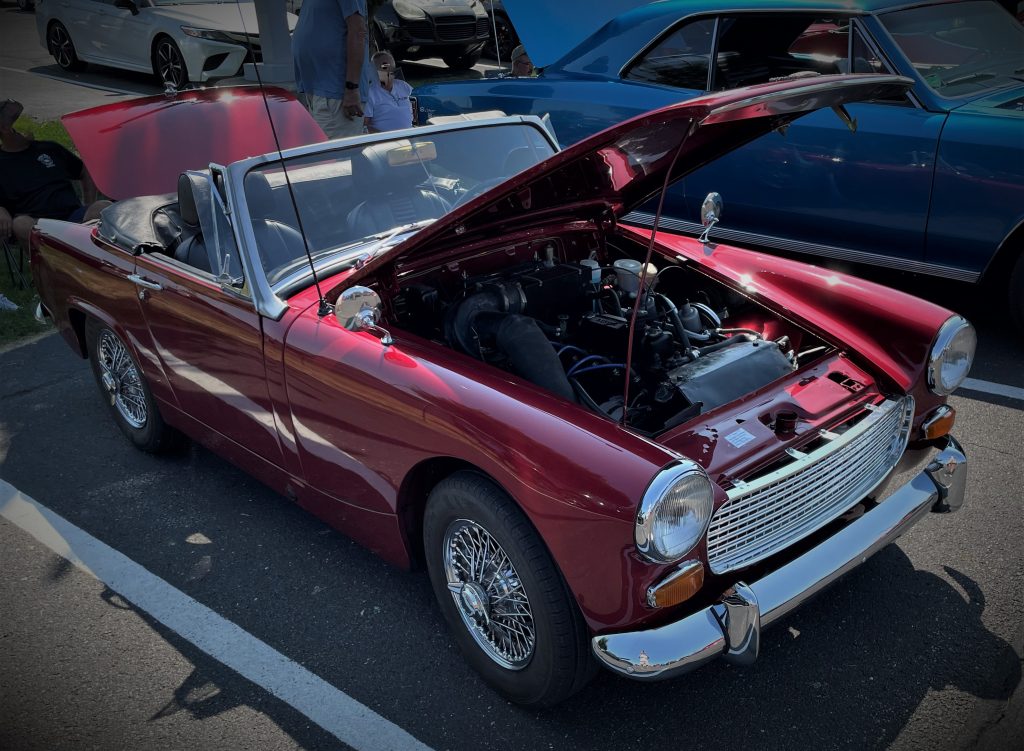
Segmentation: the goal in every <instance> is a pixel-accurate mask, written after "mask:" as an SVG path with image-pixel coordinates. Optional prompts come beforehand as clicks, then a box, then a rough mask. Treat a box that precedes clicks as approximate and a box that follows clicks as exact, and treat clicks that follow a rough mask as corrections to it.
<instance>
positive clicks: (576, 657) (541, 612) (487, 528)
mask: <svg viewBox="0 0 1024 751" xmlns="http://www.w3.org/2000/svg"><path fill="white" fill-rule="evenodd" d="M423 541H424V550H425V552H426V559H427V570H428V571H429V573H430V582H431V585H432V586H433V588H434V594H435V595H436V596H437V601H438V604H439V606H440V608H441V612H442V613H443V614H444V617H445V619H446V620H447V622H448V626H449V628H450V629H451V631H452V632H453V635H454V638H455V640H456V641H457V642H458V644H459V647H460V648H461V649H462V651H463V653H464V654H465V656H466V658H467V660H468V661H469V662H470V664H471V665H473V667H474V668H475V669H476V670H477V672H479V673H480V674H481V676H483V678H484V680H486V681H487V682H488V683H489V684H491V686H493V687H494V688H495V689H496V690H498V691H499V692H500V693H501V694H503V695H504V696H506V697H507V698H508V699H510V700H511V701H514V702H517V703H519V704H525V705H531V706H550V705H553V704H556V703H558V702H560V701H562V700H564V699H565V698H567V697H568V696H571V695H572V694H573V693H575V692H576V691H578V690H579V689H581V688H582V687H583V686H584V685H585V684H586V683H587V681H588V680H590V678H591V677H592V676H593V674H594V671H595V670H596V668H597V665H596V662H595V661H594V660H593V659H592V658H591V656H590V649H589V640H588V635H587V631H586V627H585V625H584V623H583V617H582V615H581V614H580V612H579V609H578V608H577V606H576V603H575V601H574V600H573V598H572V596H571V595H570V593H569V590H568V588H567V587H566V585H565V582H564V581H563V580H562V577H561V574H560V573H559V572H558V570H557V568H556V567H555V565H554V562H553V561H552V559H551V556H550V554H549V553H548V551H547V548H546V547H545V546H544V544H543V543H542V542H541V540H540V538H539V537H538V535H537V533H536V531H535V530H534V529H533V526H532V525H531V524H530V522H529V520H528V519H527V518H526V516H525V515H524V514H523V512H522V511H521V510H520V509H519V507H518V506H517V505H516V504H515V503H514V502H513V501H512V499H510V498H509V497H508V495H506V494H505V493H504V492H502V491H501V490H500V489H499V488H498V487H497V486H495V485H494V483H492V482H491V481H490V480H488V479H487V478H486V477H483V476H481V475H479V474H476V473H473V472H459V473H457V474H454V475H452V476H451V477H449V478H447V479H445V480H443V481H442V482H440V483H439V484H438V485H437V486H436V487H435V488H434V490H433V491H432V492H431V493H430V497H429V499H428V501H427V508H426V511H425V514H424V520H423Z"/></svg>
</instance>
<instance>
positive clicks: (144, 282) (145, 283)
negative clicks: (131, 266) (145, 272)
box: [128, 274, 163, 289]
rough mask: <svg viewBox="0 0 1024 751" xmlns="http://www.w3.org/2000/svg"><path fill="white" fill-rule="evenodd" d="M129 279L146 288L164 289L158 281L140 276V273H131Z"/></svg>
mask: <svg viewBox="0 0 1024 751" xmlns="http://www.w3.org/2000/svg"><path fill="white" fill-rule="evenodd" d="M128 281H130V282H135V283H136V284H137V285H139V286H140V287H145V288H146V289H163V287H161V286H160V285H159V284H157V283H156V282H151V281H149V279H146V278H145V277H143V276H139V275H138V274H129V275H128Z"/></svg>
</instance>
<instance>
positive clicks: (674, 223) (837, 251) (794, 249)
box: [622, 211, 981, 282]
mask: <svg viewBox="0 0 1024 751" xmlns="http://www.w3.org/2000/svg"><path fill="white" fill-rule="evenodd" d="M622 221H623V222H626V223H627V224H636V225H639V226H641V227H653V226H654V214H649V213H647V212H645V211H632V212H630V213H628V214H626V215H625V216H624V217H622ZM659 229H662V230H666V229H667V230H672V231H674V232H680V233H683V234H686V235H694V236H697V235H700V233H701V232H703V231H704V228H703V227H702V226H701V225H700V224H697V223H696V222H686V221H683V220H681V219H672V218H671V217H666V216H663V217H662V218H661V221H660V223H659ZM711 234H712V235H715V236H717V238H718V239H719V240H724V241H726V242H729V243H732V244H735V245H740V246H755V247H763V248H774V249H777V250H785V251H789V252H791V253H801V254H804V255H816V256H825V257H826V258H835V259H837V260H840V261H847V262H849V263H862V264H866V265H869V266H884V267H886V268H890V269H897V270H899V271H909V272H912V273H915V274H928V275H929V276H940V277H942V278H944V279H952V280H955V281H958V282H976V281H978V279H979V278H980V277H981V274H980V273H978V272H977V271H967V270H965V269H958V268H954V267H953V266H943V265H941V264H937V263H925V262H924V261H913V260H910V259H907V258H892V257H890V256H884V255H881V254H878V253H867V252H865V251H862V250H850V249H848V248H837V247H835V246H832V245H818V244H817V243H809V242H803V241H801V240H787V239H785V238H782V237H772V236H770V235H759V234H756V233H754V232H741V231H739V230H734V229H727V228H725V227H722V226H721V225H718V226H716V227H715V229H714V231H713V232H712V233H711Z"/></svg>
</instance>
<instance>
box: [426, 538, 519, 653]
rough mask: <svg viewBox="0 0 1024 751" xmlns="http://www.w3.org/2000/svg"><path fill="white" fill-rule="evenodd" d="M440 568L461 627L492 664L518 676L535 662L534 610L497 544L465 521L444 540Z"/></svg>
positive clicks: (512, 567) (510, 563)
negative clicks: (518, 671) (461, 624)
mask: <svg viewBox="0 0 1024 751" xmlns="http://www.w3.org/2000/svg"><path fill="white" fill-rule="evenodd" d="M444 568H445V576H446V578H447V581H448V591H449V592H451V594H452V598H453V599H454V600H455V605H456V607H457V608H458V611H459V615H460V616H461V617H462V622H463V624H464V625H465V626H466V629H467V630H468V631H469V633H470V635H471V636H472V637H473V640H474V641H475V642H476V643H477V645H479V647H480V648H481V649H482V650H483V651H484V653H485V654H486V655H487V656H488V657H490V658H491V659H492V660H494V662H496V663H497V664H499V665H501V666H502V667H504V668H507V669H509V670H522V669H523V668H525V667H526V666H527V665H528V664H529V662H530V658H531V657H532V656H533V651H534V649H535V647H536V641H537V638H536V631H535V628H534V622H533V610H532V608H531V607H530V600H529V598H528V597H527V596H526V590H525V589H524V588H523V584H522V581H520V579H519V574H518V573H517V572H516V569H515V566H513V565H512V561H511V560H509V557H508V555H507V554H506V553H505V551H504V550H503V549H502V547H501V545H499V544H498V541H497V540H495V539H494V537H493V536H492V535H491V534H490V533H489V532H488V531H487V530H486V529H484V528H483V527H482V526H480V525H479V524H477V523H476V522H474V521H470V520H469V519H456V520H455V521H453V522H452V523H451V524H449V525H448V529H447V530H446V531H445V535H444Z"/></svg>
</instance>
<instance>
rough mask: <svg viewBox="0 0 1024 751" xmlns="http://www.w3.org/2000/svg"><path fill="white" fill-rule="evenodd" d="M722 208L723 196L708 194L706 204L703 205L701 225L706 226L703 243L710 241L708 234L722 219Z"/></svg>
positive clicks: (702, 237)
mask: <svg viewBox="0 0 1024 751" xmlns="http://www.w3.org/2000/svg"><path fill="white" fill-rule="evenodd" d="M722 206H723V204H722V196H720V195H719V194H718V193H708V195H707V198H705V199H704V203H702V204H701V206H700V223H701V224H703V225H704V232H703V233H701V236H700V241H701V242H702V243H706V242H707V241H708V233H709V232H711V228H712V227H714V226H715V225H716V224H718V221H719V220H720V219H721V218H722Z"/></svg>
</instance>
